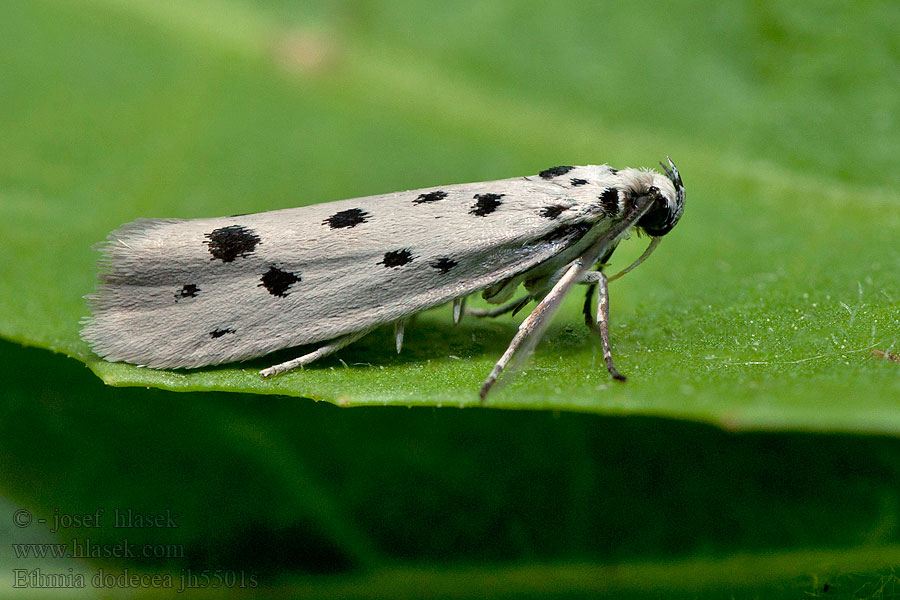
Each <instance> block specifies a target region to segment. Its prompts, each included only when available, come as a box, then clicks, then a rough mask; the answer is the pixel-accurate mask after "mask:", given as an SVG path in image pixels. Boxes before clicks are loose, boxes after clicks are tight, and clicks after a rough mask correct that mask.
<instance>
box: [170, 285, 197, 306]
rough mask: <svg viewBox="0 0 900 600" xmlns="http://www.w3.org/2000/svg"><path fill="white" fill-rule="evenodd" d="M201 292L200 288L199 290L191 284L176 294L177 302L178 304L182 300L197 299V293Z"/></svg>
mask: <svg viewBox="0 0 900 600" xmlns="http://www.w3.org/2000/svg"><path fill="white" fill-rule="evenodd" d="M199 291H200V288H198V287H197V286H196V285H195V284H193V283H189V284H187V285H185V286H184V287H182V288H181V289H180V290H178V291H177V292H175V302H178V301H179V300H181V299H182V298H195V297H196V296H197V292H199Z"/></svg>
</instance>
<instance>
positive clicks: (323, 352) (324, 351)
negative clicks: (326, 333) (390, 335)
mask: <svg viewBox="0 0 900 600" xmlns="http://www.w3.org/2000/svg"><path fill="white" fill-rule="evenodd" d="M370 331H372V330H371V329H364V330H362V331H357V332H355V333H351V334H349V335H345V336H344V337H340V338H337V339H336V340H332V341H331V342H329V343H328V344H325V345H324V346H322V347H321V348H317V349H316V350H313V351H312V352H310V353H309V354H304V355H303V356H298V357H297V358H295V359H293V360H289V361H286V362H283V363H280V364H277V365H273V366H271V367H269V368H268V369H263V370H262V371H260V372H259V374H260V375H262V376H263V377H271V376H272V375H279V374H281V373H286V372H288V371H291V370H293V369H296V368H297V367H303V366H306V365H308V364H309V363H311V362H313V361H316V360H319V359H320V358H323V357H325V356H328V355H329V354H334V353H335V352H337V351H338V350H340V349H341V348H343V347H344V346H347V345H348V344H352V343H353V342H355V341H356V340H358V339H359V338H361V337H363V336H364V335H366V334H367V333H369V332H370Z"/></svg>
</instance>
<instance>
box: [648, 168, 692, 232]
mask: <svg viewBox="0 0 900 600" xmlns="http://www.w3.org/2000/svg"><path fill="white" fill-rule="evenodd" d="M666 160H668V161H669V166H666V165H664V164H663V163H659V164H660V166H661V167H662V168H663V171H665V177H663V176H662V175H659V174H656V175H655V176H654V178H653V179H654V184H655V185H654V186H653V188H651V191H654V195H655V196H656V198H655V200H654V202H653V205H652V206H651V207H650V210H648V211H647V212H646V213H644V216H643V217H641V218H640V219H639V220H638V222H637V226H638V227H640V228H641V229H643V230H644V231H646V232H647V234H648V235H651V236H653V237H659V236H662V235H665V234H667V233H669V231H671V230H672V228H673V227H675V225H676V224H677V223H678V219H680V218H681V213H682V212H684V183H682V181H681V175H679V173H678V168H677V167H676V166H675V163H673V162H672V159H671V158H669V157H668V156H667V157H666Z"/></svg>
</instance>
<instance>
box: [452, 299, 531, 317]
mask: <svg viewBox="0 0 900 600" xmlns="http://www.w3.org/2000/svg"><path fill="white" fill-rule="evenodd" d="M532 300H534V296H532V295H531V294H528V295H526V296H522V297H521V298H519V299H518V300H513V301H512V302H507V303H506V304H504V305H502V306H497V307H495V308H485V309H481V308H467V309H466V314H467V315H472V316H473V317H499V316H500V315H505V314H506V313H508V312H512V314H513V316H515V315H516V313H517V312H519V311H520V310H522V309H523V308H524V307H525V305H526V304H528V303H529V302H531V301H532Z"/></svg>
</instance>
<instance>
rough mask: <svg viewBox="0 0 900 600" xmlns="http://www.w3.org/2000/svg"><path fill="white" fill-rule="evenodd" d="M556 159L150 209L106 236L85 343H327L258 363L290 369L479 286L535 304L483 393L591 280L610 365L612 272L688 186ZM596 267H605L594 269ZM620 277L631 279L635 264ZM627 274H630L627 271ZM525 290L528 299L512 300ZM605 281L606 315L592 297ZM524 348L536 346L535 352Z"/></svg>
mask: <svg viewBox="0 0 900 600" xmlns="http://www.w3.org/2000/svg"><path fill="white" fill-rule="evenodd" d="M662 166H663V170H664V171H665V175H662V174H660V173H657V172H655V171H652V170H636V169H622V170H616V169H613V168H611V167H609V166H607V165H600V166H596V165H589V166H583V167H569V166H564V167H554V168H552V169H547V170H545V171H542V172H541V173H540V174H539V175H537V176H533V177H518V178H512V179H502V180H499V181H487V182H483V183H468V184H462V185H448V186H441V187H434V188H426V189H421V190H414V191H409V192H397V193H393V194H384V195H380V196H369V197H366V198H358V199H354V200H341V201H338V202H329V203H325V204H317V205H313V206H305V207H302V208H290V209H284V210H274V211H271V212H264V213H258V214H250V215H236V216H233V217H221V218H213V219H188V220H185V219H138V220H136V221H133V222H131V223H128V224H126V225H124V226H122V228H121V229H118V230H116V231H113V232H112V233H110V234H109V236H108V237H107V241H106V242H103V243H102V244H100V246H99V249H100V250H101V252H102V253H103V256H102V258H101V259H100V261H99V262H100V271H101V272H100V275H99V283H98V286H97V289H96V291H95V293H94V294H92V295H90V296H87V299H88V301H89V305H90V307H91V311H92V313H93V317H90V318H88V319H86V320H85V322H84V328H83V329H82V331H81V336H82V338H83V339H84V340H85V341H87V342H88V343H89V344H90V345H91V347H92V348H93V350H94V351H95V352H96V353H97V354H99V355H100V356H101V357H103V358H105V359H107V360H110V361H125V362H129V363H134V364H137V365H143V366H147V367H154V368H195V367H203V366H206V365H216V364H220V363H228V362H233V361H240V360H245V359H250V358H254V357H259V356H263V355H266V354H269V353H270V352H274V351H276V350H280V349H282V348H289V347H293V346H300V345H304V344H318V345H319V347H318V349H316V350H315V351H313V352H310V353H309V354H305V355H303V356H300V357H299V358H296V359H294V360H291V361H288V362H285V363H282V364H278V365H275V366H273V367H270V368H268V369H265V370H263V371H261V372H260V374H261V375H262V376H264V377H267V376H271V375H276V374H278V373H283V372H285V371H288V370H291V369H293V368H296V367H298V366H302V365H306V364H309V363H311V362H313V361H314V360H316V359H318V358H321V357H323V356H326V355H328V354H331V353H333V352H335V351H337V350H338V349H340V348H342V347H344V346H346V345H347V344H349V343H351V342H353V341H355V340H357V339H359V338H360V337H362V336H364V335H365V334H366V333H368V332H369V331H371V330H372V329H373V328H375V327H378V326H379V325H382V324H385V323H394V324H395V327H396V345H397V350H398V352H399V350H400V347H401V345H402V341H403V331H404V323H405V322H406V319H407V318H408V317H410V316H411V315H414V314H416V313H418V312H421V311H423V310H426V309H428V308H431V307H433V306H437V305H439V304H444V303H446V302H450V301H453V303H454V305H453V310H454V320H455V321H457V322H458V321H459V319H460V317H461V316H462V314H463V306H464V305H463V302H464V300H465V298H466V296H468V295H469V294H473V293H475V292H481V294H482V297H483V298H484V299H485V300H487V301H488V302H489V303H492V304H503V303H507V304H505V305H503V306H500V307H498V308H495V309H493V310H481V311H478V310H468V311H465V312H466V313H467V314H474V315H477V316H497V315H500V314H504V313H507V312H511V311H516V310H519V309H521V308H522V307H523V306H525V305H526V304H527V303H528V302H530V301H532V300H536V301H538V304H537V306H536V307H535V309H534V310H533V311H532V312H531V314H530V315H529V316H528V318H526V319H525V321H524V322H523V323H522V325H521V326H520V327H519V331H518V333H517V334H516V336H515V337H514V338H513V340H512V342H511V343H510V345H509V348H508V349H507V350H506V352H505V353H504V354H503V357H502V358H501V359H500V361H499V362H498V363H497V365H496V366H495V367H494V369H493V371H492V372H491V374H490V376H489V377H488V379H487V380H486V381H485V383H484V385H483V386H482V388H481V398H482V400H483V399H484V397H485V396H486V395H487V393H488V391H489V390H490V388H491V386H492V385H493V384H494V382H495V381H496V379H497V377H498V376H499V375H500V373H501V372H502V371H503V369H504V367H505V366H506V365H507V364H508V363H509V361H510V359H512V357H513V355H514V354H515V353H516V351H517V350H523V349H527V348H529V347H530V346H531V347H533V344H535V343H536V342H537V339H538V338H539V337H540V335H541V333H542V331H543V329H544V327H545V326H546V324H547V323H548V322H549V320H550V318H551V316H552V314H553V313H554V312H555V310H556V309H557V308H558V307H559V305H560V303H561V301H562V299H563V297H564V296H565V295H566V293H567V292H568V291H569V290H570V289H571V287H572V286H573V285H574V284H576V283H586V284H588V285H589V287H588V294H587V298H586V299H585V307H584V311H585V320H586V322H587V324H588V326H589V327H590V328H591V329H592V330H594V331H596V332H598V333H599V334H600V336H601V340H602V344H603V354H604V358H605V360H606V364H607V367H608V370H609V372H610V374H611V375H612V376H613V377H615V378H617V379H624V377H622V376H621V375H620V374H619V373H618V372H617V371H616V369H615V367H614V366H613V361H612V354H611V351H610V346H609V336H608V328H607V321H608V309H609V307H608V294H607V285H606V284H607V277H606V276H605V275H604V273H603V272H602V267H603V265H604V264H605V262H606V261H607V260H608V258H609V257H610V255H611V254H612V252H613V250H615V248H616V245H617V244H618V243H619V241H620V240H621V239H622V238H623V237H624V236H626V235H627V234H628V233H629V231H630V230H631V229H633V228H635V227H636V228H638V229H640V230H643V231H644V232H645V233H647V234H648V235H650V236H651V237H652V238H653V240H652V242H651V244H650V246H649V247H648V248H647V251H646V252H645V253H644V255H643V256H641V258H639V259H638V260H637V261H635V263H634V264H633V265H632V266H631V267H629V268H628V269H626V271H625V272H627V271H628V270H630V269H631V268H632V267H634V266H636V265H637V264H638V263H640V262H641V261H643V259H644V258H646V256H647V255H649V253H650V252H651V251H652V250H653V248H655V246H656V243H657V242H658V241H659V239H660V236H662V235H665V234H666V233H668V232H669V230H671V229H672V227H674V226H675V224H676V223H677V222H678V219H679V218H680V217H681V213H682V211H683V209H684V186H683V184H682V182H681V177H680V176H679V174H678V170H677V169H676V168H675V165H674V164H673V163H672V161H671V160H669V166H668V167H667V166H665V165H662ZM595 265H596V268H595V269H594V270H591V268H592V267H595ZM621 274H624V272H623V273H621ZM621 274H620V275H621ZM519 284H524V287H525V290H526V293H525V295H524V296H523V297H521V298H518V299H516V300H513V301H512V302H508V301H509V300H510V298H511V297H512V295H513V294H514V292H515V290H516V289H517V288H518V287H519ZM597 288H599V294H598V302H597V316H596V320H595V318H594V317H593V316H592V315H591V308H592V307H591V304H592V301H591V298H592V296H593V294H594V291H595V290H596V289H597ZM523 354H524V352H523Z"/></svg>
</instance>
